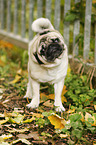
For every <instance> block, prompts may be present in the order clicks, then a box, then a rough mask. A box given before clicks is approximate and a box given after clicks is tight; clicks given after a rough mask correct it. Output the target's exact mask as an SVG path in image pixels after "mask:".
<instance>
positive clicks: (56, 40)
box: [51, 38, 60, 43]
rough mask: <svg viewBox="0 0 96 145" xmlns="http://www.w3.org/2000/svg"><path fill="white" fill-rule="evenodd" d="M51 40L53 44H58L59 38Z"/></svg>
mask: <svg viewBox="0 0 96 145" xmlns="http://www.w3.org/2000/svg"><path fill="white" fill-rule="evenodd" d="M51 40H52V42H53V43H55V42H56V43H58V42H60V40H59V38H56V39H51Z"/></svg>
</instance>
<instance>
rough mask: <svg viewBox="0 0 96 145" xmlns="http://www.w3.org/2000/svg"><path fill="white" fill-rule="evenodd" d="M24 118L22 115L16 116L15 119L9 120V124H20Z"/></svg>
mask: <svg viewBox="0 0 96 145" xmlns="http://www.w3.org/2000/svg"><path fill="white" fill-rule="evenodd" d="M24 117H25V116H24V115H21V114H18V116H17V117H14V118H9V121H10V122H11V123H16V124H20V123H21V122H22V121H23V119H24Z"/></svg>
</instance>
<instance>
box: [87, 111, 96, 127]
mask: <svg viewBox="0 0 96 145" xmlns="http://www.w3.org/2000/svg"><path fill="white" fill-rule="evenodd" d="M89 118H91V119H92V120H93V121H94V123H90V122H89V120H88V119H89ZM85 121H88V122H89V123H90V124H91V125H92V126H96V119H95V117H94V116H92V115H91V114H90V113H88V112H86V114H85Z"/></svg>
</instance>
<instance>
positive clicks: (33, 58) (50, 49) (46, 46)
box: [24, 18, 68, 112]
mask: <svg viewBox="0 0 96 145" xmlns="http://www.w3.org/2000/svg"><path fill="white" fill-rule="evenodd" d="M32 30H33V31H34V32H37V35H36V36H35V37H34V38H33V40H32V41H31V42H30V43H29V50H28V53H29V62H28V75H29V82H28V86H27V92H26V95H25V97H24V98H30V99H32V100H31V103H30V104H28V105H27V107H28V108H36V107H38V106H39V103H40V92H39V90H40V83H46V82H48V83H51V84H54V92H55V100H54V105H55V106H56V111H59V112H62V111H65V108H64V107H63V105H62V101H61V93H62V89H63V86H64V79H65V76H66V74H67V67H68V54H67V46H66V44H65V42H64V39H63V37H62V35H61V34H60V33H59V32H58V31H57V30H55V29H54V27H53V26H52V24H51V22H50V21H49V20H48V19H47V18H39V19H37V20H35V21H34V22H33V23H32Z"/></svg>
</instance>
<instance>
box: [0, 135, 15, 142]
mask: <svg viewBox="0 0 96 145" xmlns="http://www.w3.org/2000/svg"><path fill="white" fill-rule="evenodd" d="M12 137H13V135H12V134H8V135H6V134H3V135H1V136H0V141H2V140H5V139H9V138H12Z"/></svg>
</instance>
